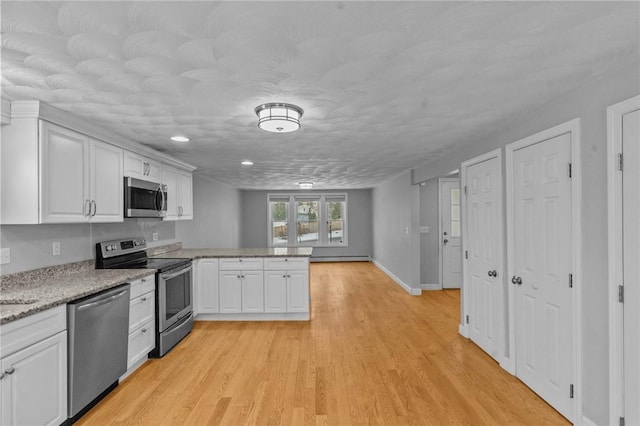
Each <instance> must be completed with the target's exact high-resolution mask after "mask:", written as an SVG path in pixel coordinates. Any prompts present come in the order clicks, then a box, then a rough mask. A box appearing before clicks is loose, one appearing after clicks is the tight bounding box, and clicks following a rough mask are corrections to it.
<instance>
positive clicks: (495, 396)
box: [78, 262, 569, 425]
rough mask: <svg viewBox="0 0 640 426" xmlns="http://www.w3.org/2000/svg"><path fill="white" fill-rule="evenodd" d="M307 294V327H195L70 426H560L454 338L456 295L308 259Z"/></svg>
mask: <svg viewBox="0 0 640 426" xmlns="http://www.w3.org/2000/svg"><path fill="white" fill-rule="evenodd" d="M311 297H312V298H311V302H312V319H311V321H310V322H196V325H195V327H194V329H193V332H192V333H191V334H190V335H189V336H188V337H187V338H186V339H185V340H184V341H183V342H182V343H181V344H180V345H179V346H177V347H176V348H174V350H172V351H171V352H170V353H169V354H167V355H166V356H165V357H164V358H162V359H155V360H151V361H149V362H147V363H146V364H145V365H144V366H142V367H141V368H140V369H139V370H137V371H136V372H135V373H134V374H133V375H131V376H130V377H129V378H127V379H126V380H124V381H123V382H122V383H121V384H120V386H118V388H116V389H115V390H114V391H113V392H112V393H111V394H109V395H108V396H107V397H106V398H105V399H104V400H103V401H101V402H100V403H99V404H98V405H97V406H96V407H94V408H93V409H92V410H91V411H89V412H88V413H87V414H86V415H85V416H84V417H83V418H82V419H81V420H80V421H79V422H78V424H80V425H94V424H99V425H103V424H138V425H201V424H202V425H204V424H212V425H213V424H221V425H245V424H261V425H262V424H264V425H377V424H381V425H383V424H390V425H396V424H401V425H429V424H442V423H447V424H473V425H481V424H487V425H496V424H500V425H503V424H504V425H506V424H509V425H511V424H532V425H533V424H535V425H543V424H569V423H568V422H567V421H566V420H565V419H564V418H563V417H562V416H561V415H560V414H558V413H557V412H556V411H555V410H553V409H552V408H551V407H550V406H549V405H547V404H546V403H545V402H544V401H543V400H542V399H540V398H539V397H538V396H537V395H536V394H534V393H533V392H532V391H531V390H529V389H528V388H527V387H526V386H525V385H524V384H522V383H521V382H520V381H519V380H518V379H516V378H515V377H513V376H511V375H509V374H508V373H506V372H505V371H504V370H502V369H501V368H500V367H499V365H498V364H497V363H496V362H495V361H494V360H493V359H492V358H491V357H490V356H488V355H487V354H485V353H484V352H482V350H480V349H479V348H478V347H477V346H476V345H474V344H473V343H471V342H470V341H468V340H467V339H465V338H463V337H461V336H460V335H459V334H458V331H457V330H458V318H459V306H460V294H459V291H456V290H447V291H430V292H424V293H423V295H422V296H419V297H416V296H410V295H408V294H407V293H405V292H404V291H403V290H402V289H401V288H400V287H399V286H398V285H396V284H395V283H394V282H393V281H391V280H390V279H389V278H388V277H387V276H386V275H385V274H384V273H383V272H382V271H380V270H379V269H377V268H376V267H375V266H374V265H373V264H371V263H367V262H359V263H314V264H312V265H311Z"/></svg>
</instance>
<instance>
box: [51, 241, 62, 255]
mask: <svg viewBox="0 0 640 426" xmlns="http://www.w3.org/2000/svg"><path fill="white" fill-rule="evenodd" d="M51 249H52V251H53V255H54V256H60V242H58V241H56V242H54V243H53V245H52V247H51Z"/></svg>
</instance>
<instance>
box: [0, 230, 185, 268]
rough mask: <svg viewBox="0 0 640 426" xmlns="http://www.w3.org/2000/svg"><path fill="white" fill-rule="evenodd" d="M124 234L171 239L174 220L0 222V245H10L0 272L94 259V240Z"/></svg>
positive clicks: (156, 243) (173, 231) (172, 237)
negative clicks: (57, 248)
mask: <svg viewBox="0 0 640 426" xmlns="http://www.w3.org/2000/svg"><path fill="white" fill-rule="evenodd" d="M154 232H157V233H158V241H156V242H153V241H152V239H153V233H154ZM126 237H144V238H145V239H146V240H147V241H148V242H149V244H150V245H160V244H162V243H169V242H173V241H174V238H175V222H162V221H161V220H160V219H125V221H124V222H120V223H97V224H55V225H44V224H43V225H2V226H0V246H2V247H3V248H7V247H8V248H10V249H11V263H9V264H7V265H2V266H0V268H1V269H0V273H1V274H3V275H4V274H12V273H15V272H22V271H27V270H30V269H36V268H44V267H46V266H54V265H62V264H64V263H71V262H80V261H82V260H89V259H94V258H95V244H96V243H97V242H101V241H105V240H110V239H117V238H126ZM54 241H57V242H60V255H59V256H53V254H52V248H51V245H52V243H53V242H54Z"/></svg>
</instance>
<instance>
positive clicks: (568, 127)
mask: <svg viewBox="0 0 640 426" xmlns="http://www.w3.org/2000/svg"><path fill="white" fill-rule="evenodd" d="M567 133H569V134H570V135H571V164H572V178H571V224H572V232H571V245H572V250H571V270H572V274H573V282H574V290H575V291H574V293H573V307H574V309H573V324H572V325H573V328H572V334H573V354H572V358H573V360H574V363H573V374H572V376H573V381H574V383H573V384H574V388H575V389H576V392H575V394H574V400H573V419H570V420H572V421H573V422H577V421H579V420H581V419H582V417H583V411H582V390H583V389H582V381H583V380H582V364H583V361H582V353H583V348H582V209H581V206H582V164H581V155H580V146H581V142H580V140H581V136H580V119H579V118H576V119H573V120H570V121H567V122H565V123H562V124H559V125H557V126H554V127H552V128H550V129H547V130H543V131H541V132H539V133H536V134H534V135H531V136H528V137H526V138H524V139H520V140H518V141H516V142H513V143H510V144H508V145H507V146H506V147H505V149H506V152H505V154H506V155H505V158H506V169H507V170H506V183H507V190H506V196H507V199H506V201H507V202H506V212H507V216H506V217H507V277H510V276H513V275H514V271H513V257H512V256H511V255H510V254H512V253H513V252H514V249H515V248H514V241H513V236H514V228H515V225H514V223H513V217H514V216H513V214H514V211H513V210H514V209H513V203H512V202H510V197H511V194H512V193H513V182H512V181H511V179H510V178H509V177H510V176H512V175H513V156H514V152H515V151H517V150H519V149H522V148H524V147H527V146H529V145H533V144H535V143H538V142H541V141H544V140H547V139H552V138H554V137H556V136H560V135H564V134H567ZM507 288H508V297H509V318H511V319H514V318H515V293H514V290H513V286H510V285H507ZM515 339H516V335H515V321H513V320H511V321H509V354H512V356H511V363H510V365H511V368H512V369H513V373H514V374H515V373H516V371H517V365H516V357H515V355H516V345H515Z"/></svg>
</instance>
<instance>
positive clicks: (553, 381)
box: [506, 119, 582, 421]
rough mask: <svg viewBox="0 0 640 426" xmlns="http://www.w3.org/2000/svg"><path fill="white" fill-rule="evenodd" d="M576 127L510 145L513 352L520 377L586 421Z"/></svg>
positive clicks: (570, 414) (572, 415) (562, 410)
mask: <svg viewBox="0 0 640 426" xmlns="http://www.w3.org/2000/svg"><path fill="white" fill-rule="evenodd" d="M579 129H580V122H579V119H576V120H572V121H570V122H567V123H564V124H561V125H559V126H556V127H554V128H552V129H548V130H546V131H543V132H540V133H538V134H535V135H533V136H530V137H527V138H525V139H522V140H520V141H517V142H514V143H512V144H509V145H507V147H506V154H507V161H506V164H507V180H506V181H507V191H506V195H507V247H508V248H507V254H508V256H507V257H508V262H507V263H508V280H509V285H508V293H509V318H510V322H509V346H510V351H509V352H510V353H512V354H514V356H513V357H512V359H513V362H514V367H515V368H514V370H515V373H516V375H517V376H518V377H519V378H520V379H521V380H522V381H523V382H524V383H525V384H527V385H528V386H529V387H530V388H531V389H533V390H534V391H535V392H536V393H538V394H539V395H540V396H541V397H542V398H543V399H545V400H546V401H547V402H548V403H549V404H550V405H552V406H553V407H554V408H555V409H556V410H558V411H559V412H560V413H561V414H562V415H564V416H565V417H567V418H568V419H569V420H571V421H576V419H580V418H581V415H582V413H581V407H582V405H581V376H580V372H581V363H582V362H581V359H582V358H581V355H580V354H581V331H580V330H581V293H580V290H579V286H578V283H580V282H581V280H580V271H581V265H580V252H581V249H580V247H581V244H580V238H581V234H580V232H581V226H580V223H581V219H580V190H579V186H580V177H579V176H580V175H579V170H580V167H579V164H578V162H579V158H580V157H579V138H580V135H579Z"/></svg>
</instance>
